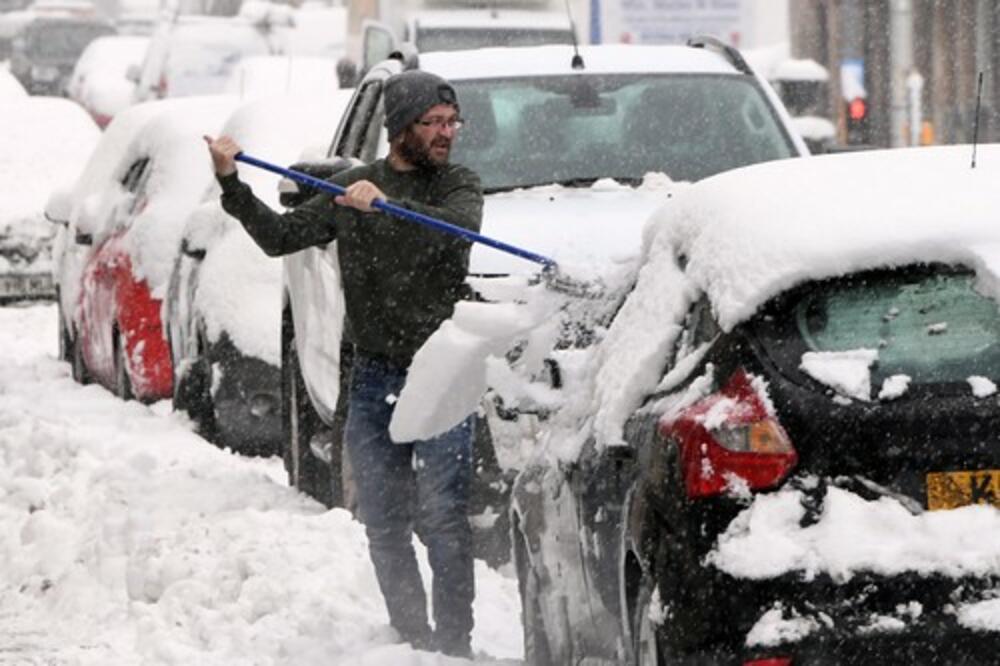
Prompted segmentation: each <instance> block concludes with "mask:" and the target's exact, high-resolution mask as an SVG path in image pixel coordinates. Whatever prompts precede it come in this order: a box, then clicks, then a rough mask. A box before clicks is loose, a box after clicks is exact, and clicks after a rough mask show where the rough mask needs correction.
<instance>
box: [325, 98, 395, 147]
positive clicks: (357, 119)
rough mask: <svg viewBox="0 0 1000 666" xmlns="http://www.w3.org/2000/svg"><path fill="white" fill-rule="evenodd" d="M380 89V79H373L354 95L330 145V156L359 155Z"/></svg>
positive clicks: (377, 101)
mask: <svg viewBox="0 0 1000 666" xmlns="http://www.w3.org/2000/svg"><path fill="white" fill-rule="evenodd" d="M381 91H382V81H381V80H380V79H375V80H371V81H368V82H367V83H365V84H364V85H363V86H362V87H361V89H360V90H359V91H358V94H357V95H355V96H354V99H353V100H352V102H351V107H350V109H348V111H347V116H346V118H347V120H346V121H345V124H344V126H343V128H342V130H341V131H339V132H338V133H337V137H336V138H335V140H334V145H333V146H332V147H331V150H330V155H331V156H334V155H336V156H338V157H358V158H360V157H361V152H362V147H363V143H364V140H365V137H366V136H367V134H368V132H369V130H370V127H369V122H370V120H371V118H372V116H373V114H374V112H375V109H376V106H377V105H378V103H379V97H380V93H381Z"/></svg>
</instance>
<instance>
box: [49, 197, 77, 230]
mask: <svg viewBox="0 0 1000 666" xmlns="http://www.w3.org/2000/svg"><path fill="white" fill-rule="evenodd" d="M72 210H73V192H72V190H70V189H69V188H58V189H56V190H54V191H53V192H52V194H51V195H49V199H48V201H46V202H45V219H46V220H48V221H49V222H51V223H53V224H59V225H62V226H64V227H65V226H68V225H69V215H70V212H71V211H72Z"/></svg>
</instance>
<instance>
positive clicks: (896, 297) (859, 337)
mask: <svg viewBox="0 0 1000 666" xmlns="http://www.w3.org/2000/svg"><path fill="white" fill-rule="evenodd" d="M789 315H790V316H789ZM785 316H786V317H787V319H786V320H785V325H784V326H782V327H780V330H781V331H782V333H781V334H780V335H778V336H777V337H775V336H768V337H769V338H770V346H771V347H772V349H773V348H775V347H777V346H780V345H781V343H788V342H790V343H791V344H790V345H787V347H788V348H787V349H786V350H784V352H783V353H781V354H780V356H783V357H785V359H786V362H788V363H796V364H797V363H798V361H799V359H800V352H805V351H818V352H836V351H849V350H855V349H874V350H877V351H878V360H877V361H875V363H874V365H873V366H872V368H871V371H872V379H873V380H877V381H881V380H883V379H885V378H887V377H890V376H892V375H896V374H904V375H909V376H910V377H911V381H912V382H913V383H915V384H933V383H959V382H961V383H965V382H966V381H967V379H968V378H969V377H971V376H975V375H982V376H986V377H998V376H1000V310H998V308H997V303H996V302H995V301H994V300H992V299H991V298H989V297H987V296H985V295H983V294H981V293H979V292H978V291H977V290H976V288H975V275H974V274H972V273H970V272H958V271H937V270H934V271H930V272H918V273H915V274H914V273H910V274H900V273H880V274H876V275H871V276H868V277H864V278H859V279H854V280H849V281H840V282H832V283H825V284H822V285H816V286H814V288H812V289H810V290H809V291H808V292H806V293H805V294H804V295H803V296H801V297H800V298H798V299H797V300H795V301H794V304H793V305H791V307H790V311H787V310H786V313H785Z"/></svg>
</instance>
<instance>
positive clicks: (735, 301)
mask: <svg viewBox="0 0 1000 666" xmlns="http://www.w3.org/2000/svg"><path fill="white" fill-rule="evenodd" d="M977 150H978V160H977V166H976V168H975V169H972V168H970V166H971V158H972V147H971V146H938V147H926V148H906V149H893V150H876V151H861V152H856V153H849V154H840V155H824V156H820V157H811V158H805V159H796V160H780V161H775V162H769V163H763V164H757V165H754V166H748V167H744V168H742V169H736V170H733V171H729V172H725V173H722V174H718V175H716V176H712V177H710V178H706V179H705V180H703V181H700V182H698V183H695V184H693V185H691V186H690V187H689V188H688V189H686V190H684V191H683V192H680V193H678V194H677V195H676V196H675V197H674V198H673V200H672V201H671V202H670V204H669V205H666V206H664V207H663V208H661V209H660V211H658V213H657V214H656V215H654V217H653V224H654V226H655V227H657V228H658V229H659V230H660V231H658V232H657V233H661V232H662V233H665V234H667V236H668V238H669V241H668V242H669V244H670V245H671V246H672V247H673V250H674V253H675V255H683V256H685V257H686V258H687V267H686V270H685V272H686V273H687V274H688V276H689V277H690V278H692V279H693V280H694V282H695V284H696V285H697V286H698V287H699V288H700V289H701V290H703V291H705V292H707V293H708V295H709V297H710V298H711V301H712V304H713V308H714V310H715V312H716V315H717V317H718V320H719V324H720V325H721V326H722V327H723V328H725V329H728V328H731V327H732V326H734V325H736V324H738V323H739V322H741V321H743V320H745V319H747V318H748V317H750V316H751V315H753V314H754V312H756V310H757V309H758V308H759V307H760V306H762V305H763V304H764V303H765V302H767V301H768V300H770V299H771V298H773V297H775V296H777V295H779V294H780V293H782V292H784V291H786V290H788V289H790V288H792V287H795V286H797V285H799V284H803V283H805V282H808V281H811V280H821V279H826V278H831V277H837V276H843V275H848V274H851V273H855V272H861V271H865V270H871V269H875V268H885V267H894V266H904V265H910V264H918V263H932V262H943V263H948V264H955V263H958V264H963V265H966V266H968V267H970V268H973V269H976V270H977V271H980V270H984V271H986V273H988V274H995V275H997V276H1000V224H998V223H997V211H1000V188H997V187H996V183H997V181H998V179H1000V144H993V145H983V146H979V147H978V149H977ZM997 285H998V290H997V293H998V295H1000V278H997Z"/></svg>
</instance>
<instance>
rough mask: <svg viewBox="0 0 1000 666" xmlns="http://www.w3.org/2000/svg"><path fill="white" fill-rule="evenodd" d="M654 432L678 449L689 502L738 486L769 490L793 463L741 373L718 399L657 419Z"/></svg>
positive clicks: (781, 433) (783, 437) (781, 434)
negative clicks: (657, 432) (670, 441)
mask: <svg viewBox="0 0 1000 666" xmlns="http://www.w3.org/2000/svg"><path fill="white" fill-rule="evenodd" d="M659 430H660V434H661V435H662V436H663V437H665V438H667V439H672V440H674V441H676V442H677V444H678V448H679V453H680V464H681V474H682V476H683V479H684V485H685V488H686V490H687V495H688V497H691V498H699V497H715V496H718V495H721V494H723V493H725V492H726V491H727V490H729V489H735V488H739V487H741V486H742V487H744V488H747V489H749V490H766V489H768V488H773V487H775V486H777V485H778V484H779V483H781V482H782V481H783V480H784V479H785V477H787V476H788V474H789V472H791V470H792V468H793V467H795V465H796V463H798V454H797V453H796V452H795V448H794V447H793V446H792V442H791V440H789V438H788V435H787V433H785V429H784V428H782V427H781V424H780V423H778V421H777V420H776V418H775V416H774V414H772V413H771V410H770V408H769V407H768V404H767V403H766V401H765V399H764V398H762V397H761V395H760V394H759V393H758V392H757V389H756V388H755V387H754V385H753V381H752V379H751V377H750V376H749V375H748V374H747V373H746V372H745V371H743V370H738V371H736V372H735V373H734V374H733V376H732V377H730V378H729V381H728V382H727V383H726V385H725V386H724V387H723V388H722V390H721V391H719V392H718V393H715V394H713V395H710V396H709V397H707V398H705V399H703V400H701V401H699V402H697V403H695V404H694V405H692V406H690V407H688V408H687V409H684V410H683V411H681V412H680V413H679V414H673V415H668V416H665V417H663V418H662V419H661V420H660V423H659Z"/></svg>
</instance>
